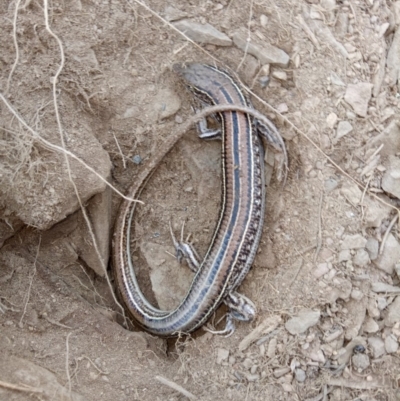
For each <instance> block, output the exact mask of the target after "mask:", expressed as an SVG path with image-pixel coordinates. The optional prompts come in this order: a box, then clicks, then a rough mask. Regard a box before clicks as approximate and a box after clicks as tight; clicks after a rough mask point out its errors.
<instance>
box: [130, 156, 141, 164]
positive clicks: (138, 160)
mask: <svg viewBox="0 0 400 401" xmlns="http://www.w3.org/2000/svg"><path fill="white" fill-rule="evenodd" d="M132 161H133V162H134V163H135V164H140V163H141V162H142V158H141V157H140V156H139V155H135V156H133V157H132Z"/></svg>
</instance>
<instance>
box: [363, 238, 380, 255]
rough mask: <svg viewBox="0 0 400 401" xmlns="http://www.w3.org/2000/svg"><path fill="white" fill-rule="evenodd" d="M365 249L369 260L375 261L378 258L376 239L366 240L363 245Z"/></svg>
mask: <svg viewBox="0 0 400 401" xmlns="http://www.w3.org/2000/svg"><path fill="white" fill-rule="evenodd" d="M365 249H366V250H367V252H368V254H369V258H370V259H371V260H375V259H376V258H377V257H378V252H379V242H378V240H377V239H376V238H368V240H367V243H366V244H365Z"/></svg>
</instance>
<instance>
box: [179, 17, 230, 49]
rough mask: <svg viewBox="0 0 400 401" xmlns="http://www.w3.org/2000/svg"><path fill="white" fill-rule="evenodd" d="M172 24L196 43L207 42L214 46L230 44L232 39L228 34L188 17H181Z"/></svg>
mask: <svg viewBox="0 0 400 401" xmlns="http://www.w3.org/2000/svg"><path fill="white" fill-rule="evenodd" d="M173 25H174V26H175V27H176V28H177V29H179V30H180V31H182V32H183V33H184V34H185V35H186V36H187V37H188V38H190V39H192V40H193V41H195V42H197V43H208V44H211V45H216V46H231V45H232V40H231V39H230V38H229V37H228V36H226V35H225V34H224V33H222V32H220V31H219V30H218V29H216V28H214V27H213V26H212V25H210V24H200V23H198V22H195V21H192V20H190V19H183V20H181V21H178V22H175V23H174V24H173Z"/></svg>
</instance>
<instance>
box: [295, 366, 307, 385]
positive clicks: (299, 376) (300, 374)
mask: <svg viewBox="0 0 400 401" xmlns="http://www.w3.org/2000/svg"><path fill="white" fill-rule="evenodd" d="M294 376H295V378H296V380H297V381H298V382H299V383H303V382H304V381H305V380H306V372H304V370H303V369H295V371H294Z"/></svg>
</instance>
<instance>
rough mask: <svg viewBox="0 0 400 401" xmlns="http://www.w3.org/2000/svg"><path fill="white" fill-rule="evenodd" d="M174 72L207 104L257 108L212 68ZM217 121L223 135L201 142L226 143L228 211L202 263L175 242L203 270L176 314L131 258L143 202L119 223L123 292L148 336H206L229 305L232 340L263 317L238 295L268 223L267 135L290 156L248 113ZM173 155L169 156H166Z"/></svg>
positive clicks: (128, 208)
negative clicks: (152, 297) (143, 283)
mask: <svg viewBox="0 0 400 401" xmlns="http://www.w3.org/2000/svg"><path fill="white" fill-rule="evenodd" d="M174 71H175V72H176V73H177V74H178V75H179V76H180V77H181V78H182V79H183V81H184V83H185V84H186V85H187V86H188V87H189V89H190V90H191V91H192V92H193V93H194V95H195V96H196V97H197V98H198V99H200V101H201V102H202V103H206V104H210V105H228V106H229V105H232V107H233V106H238V107H242V108H247V109H250V108H252V106H251V104H250V102H249V101H248V99H247V98H246V96H245V95H244V93H243V91H242V89H241V88H240V86H239V85H238V83H237V82H236V81H235V80H234V79H233V78H232V77H231V76H230V75H229V74H228V73H227V72H225V71H223V70H220V69H218V68H216V67H213V66H210V65H203V64H186V65H175V66H174ZM254 113H257V112H256V111H254ZM258 114H260V113H258ZM253 115H254V114H253ZM217 118H218V121H220V123H221V129H220V131H219V132H213V133H211V134H210V132H211V131H207V132H204V133H202V134H200V135H199V136H200V137H201V138H210V137H220V138H221V140H222V204H221V211H220V214H219V219H218V222H217V225H216V228H215V231H214V234H213V236H212V240H211V244H210V246H209V248H208V251H207V253H206V255H205V256H204V258H203V260H202V262H201V263H200V262H199V261H197V260H196V257H195V252H192V250H191V247H190V246H189V245H188V244H185V243H183V242H179V241H177V240H176V239H175V237H174V236H173V241H174V245H175V248H176V250H177V256H178V258H182V257H183V258H185V259H186V260H187V261H188V264H189V265H190V266H191V267H192V269H194V270H195V271H196V273H195V276H194V278H193V281H192V284H191V286H190V288H189V290H188V292H187V294H186V296H185V297H184V299H183V300H182V302H181V303H180V304H179V306H178V307H177V308H176V309H174V310H171V311H164V310H160V309H158V308H156V307H154V306H153V305H151V304H150V303H149V302H148V301H147V299H146V298H145V296H144V295H143V293H142V291H141V290H140V288H139V284H138V281H137V278H136V275H135V272H134V268H133V263H132V259H131V255H130V231H131V223H132V216H133V212H134V210H135V207H136V203H135V202H130V201H127V200H124V201H123V202H122V205H121V207H120V210H119V213H118V216H117V221H116V226H115V233H114V240H113V268H114V274H115V279H116V285H117V290H118V292H119V293H120V295H121V297H122V300H123V302H124V304H125V306H126V307H127V309H128V310H129V312H130V314H131V315H132V317H133V318H134V320H135V321H136V322H137V323H138V324H139V325H140V326H141V327H142V328H144V329H145V330H147V331H149V332H150V333H153V334H157V335H160V336H166V337H168V336H174V335H178V334H179V333H190V332H192V331H194V330H196V329H198V328H199V327H201V326H202V325H203V324H204V323H205V322H206V321H207V320H208V319H209V318H210V316H211V315H212V314H213V313H214V312H215V310H216V309H217V308H218V306H219V305H220V304H221V303H225V304H226V305H227V307H228V314H227V323H226V327H225V329H224V330H221V331H220V332H217V333H219V334H228V335H229V334H231V333H232V332H233V331H234V320H242V321H250V320H252V319H253V318H254V316H255V313H256V309H255V306H254V304H253V303H252V302H251V301H250V300H249V299H248V298H246V297H245V296H243V295H241V294H238V293H237V292H236V288H237V287H238V286H239V285H240V284H241V282H242V281H243V279H244V277H245V276H246V274H247V273H248V271H249V269H250V267H251V265H252V263H253V260H254V257H255V254H256V251H257V248H258V244H259V242H260V237H261V233H262V228H263V222H264V209H265V184H264V149H263V146H262V143H261V141H260V137H259V136H260V135H262V136H265V137H266V138H267V140H269V141H270V142H272V143H273V144H274V146H275V147H277V148H279V149H280V150H281V151H283V153H284V155H285V157H286V150H285V147H284V146H285V145H284V143H283V141H282V138H281V137H280V136H279V133H278V132H277V130H276V128H275V127H274V126H273V124H272V123H270V122H269V121H268V120H267V119H266V118H265V117H263V122H266V123H267V125H265V124H264V123H261V122H260V121H259V120H258V119H255V118H254V117H253V116H251V115H250V114H248V113H244V112H240V111H233V110H228V111H223V112H220V113H219V114H218V115H217ZM166 153H167V151H165V150H164V152H163V155H165V154H166ZM158 159H160V157H159V158H158ZM158 162H159V160H158ZM156 164H157V163H153V165H152V166H151V167H150V168H149V170H148V172H146V173H145V174H143V175H142V176H141V177H140V178H139V179H138V181H136V182H135V183H134V185H133V187H132V188H131V191H130V193H129V196H130V197H131V198H133V199H137V198H138V197H139V195H140V192H141V190H142V189H143V187H144V185H145V183H146V182H147V179H148V176H149V175H150V174H151V172H152V171H153V170H154V168H155V167H156Z"/></svg>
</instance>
